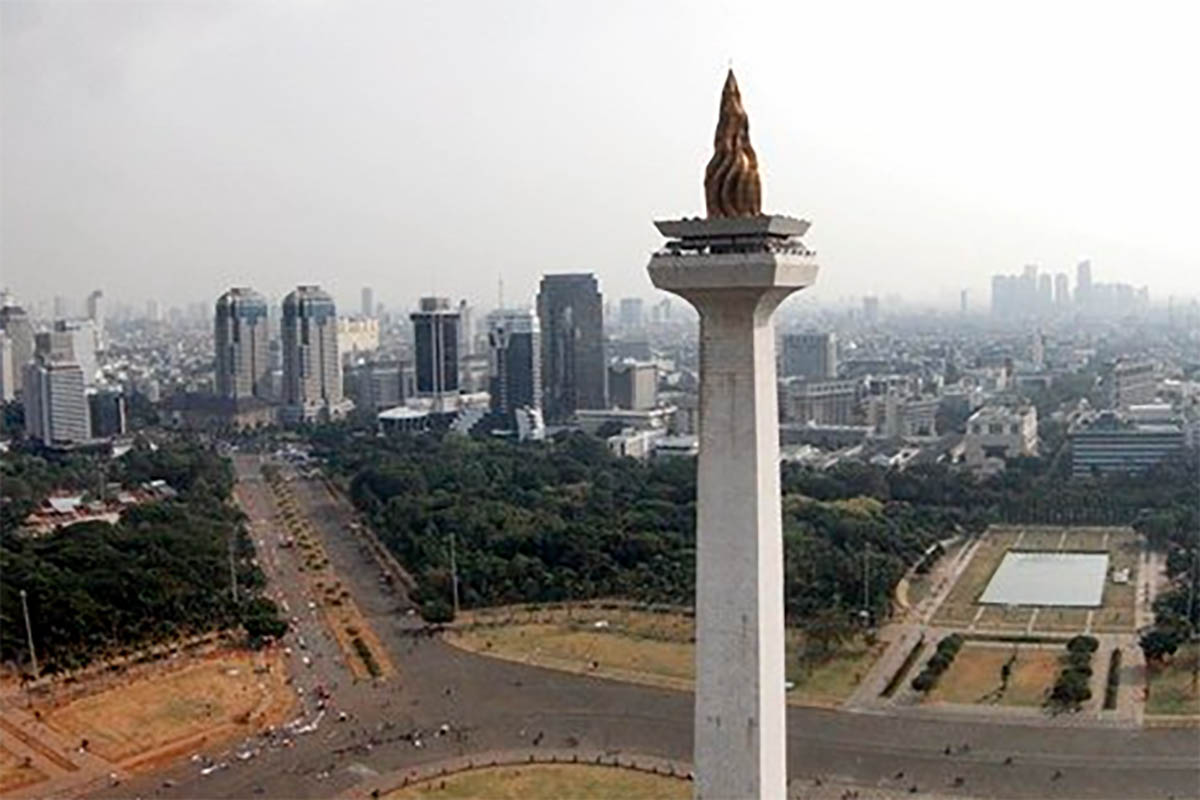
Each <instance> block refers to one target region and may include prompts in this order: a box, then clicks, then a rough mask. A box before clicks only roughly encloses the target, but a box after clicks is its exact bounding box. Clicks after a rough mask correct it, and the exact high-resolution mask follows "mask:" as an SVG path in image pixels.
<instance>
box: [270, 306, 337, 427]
mask: <svg viewBox="0 0 1200 800" xmlns="http://www.w3.org/2000/svg"><path fill="white" fill-rule="evenodd" d="M280 338H281V339H282V342H283V402H284V420H285V421H288V422H299V421H312V420H319V419H330V418H335V417H339V416H342V415H343V414H345V412H346V411H347V408H348V404H347V403H346V402H345V400H344V397H343V395H342V365H341V360H340V359H339V358H338V350H337V308H336V307H335V306H334V303H333V298H331V297H330V296H329V295H328V294H327V293H325V292H324V291H322V290H321V288H320V287H318V286H298V287H297V288H296V289H295V290H294V291H293V292H291V293H289V294H288V295H287V297H285V298H284V299H283V321H282V325H281V329H280Z"/></svg>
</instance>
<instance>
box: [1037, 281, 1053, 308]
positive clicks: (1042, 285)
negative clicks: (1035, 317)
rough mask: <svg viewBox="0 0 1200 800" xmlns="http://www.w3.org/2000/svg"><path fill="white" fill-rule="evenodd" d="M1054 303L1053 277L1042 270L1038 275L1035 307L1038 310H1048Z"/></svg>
mask: <svg viewBox="0 0 1200 800" xmlns="http://www.w3.org/2000/svg"><path fill="white" fill-rule="evenodd" d="M1052 305H1054V286H1053V278H1051V277H1050V273H1049V272H1043V273H1042V274H1041V275H1039V276H1038V296H1037V307H1038V309H1039V310H1040V311H1048V310H1049V309H1050V307H1051V306H1052Z"/></svg>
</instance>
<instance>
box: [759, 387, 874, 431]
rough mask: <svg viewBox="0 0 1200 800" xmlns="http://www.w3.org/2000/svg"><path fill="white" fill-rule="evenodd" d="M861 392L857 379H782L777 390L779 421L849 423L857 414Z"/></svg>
mask: <svg viewBox="0 0 1200 800" xmlns="http://www.w3.org/2000/svg"><path fill="white" fill-rule="evenodd" d="M861 391H862V382H861V381H859V380H833V381H819V380H806V379H804V378H791V379H788V380H785V381H783V382H782V383H781V385H780V392H779V394H780V395H781V398H780V409H781V411H782V415H781V416H782V420H783V421H784V422H799V423H812V424H814V425H853V424H854V423H855V422H856V421H857V420H858V416H859V413H858V406H859V397H860V393H861Z"/></svg>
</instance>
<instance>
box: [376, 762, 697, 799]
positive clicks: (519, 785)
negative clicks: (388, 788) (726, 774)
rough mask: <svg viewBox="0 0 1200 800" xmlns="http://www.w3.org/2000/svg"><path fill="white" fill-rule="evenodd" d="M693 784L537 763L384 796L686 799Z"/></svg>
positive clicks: (456, 777) (448, 779) (454, 777)
mask: <svg viewBox="0 0 1200 800" xmlns="http://www.w3.org/2000/svg"><path fill="white" fill-rule="evenodd" d="M691 796H692V784H691V783H690V782H688V781H685V780H682V779H680V778H670V777H666V776H663V775H648V774H646V773H644V772H635V771H633V770H628V769H621V768H619V767H601V766H594V765H588V766H584V765H577V764H570V765H568V764H536V765H530V766H520V767H493V768H491V769H477V770H471V771H468V772H460V773H457V774H455V775H450V776H448V777H446V778H435V779H433V780H429V781H426V782H424V783H419V784H416V785H414V786H409V787H407V788H404V789H398V790H396V791H394V792H390V793H388V794H386V795H384V798H385V799H386V800H417V798H425V797H438V798H446V800H568V798H569V799H570V800H610V798H623V799H624V798H628V800H636V799H637V798H654V799H655V800H659V798H661V799H662V800H685V798H689V797H691Z"/></svg>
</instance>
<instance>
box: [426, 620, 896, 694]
mask: <svg viewBox="0 0 1200 800" xmlns="http://www.w3.org/2000/svg"><path fill="white" fill-rule="evenodd" d="M598 623H599V625H600V627H597V624H598ZM693 631H694V620H693V619H692V618H691V617H690V616H687V615H685V614H682V613H656V612H650V611H642V610H636V609H632V608H628V607H620V608H608V609H602V608H598V607H597V606H596V605H595V604H591V607H584V606H573V607H572V608H571V609H570V611H568V610H567V609H565V608H554V609H549V608H528V609H521V608H515V607H514V608H508V609H503V610H498V609H493V610H491V611H477V612H473V613H471V614H469V615H464V617H463V619H462V620H460V621H459V622H456V623H455V624H454V625H453V626H451V627H449V628H448V629H447V631H446V633H445V634H444V637H445V639H446V641H447V642H449V643H450V644H453V645H455V646H457V647H461V648H463V649H465V650H470V651H472V652H476V653H481V654H484V655H490V656H493V657H496V658H504V659H508V660H512V661H521V662H525V663H531V664H537V665H539V666H544V667H550V668H552V669H561V670H564V671H567V672H576V673H584V674H590V675H596V676H599V677H604V678H612V679H614V680H622V681H628V682H631V683H644V684H649V685H652V686H666V687H670V688H674V689H684V690H688V689H691V688H692V682H693V680H694V677H695V647H694V644H693V641H692V637H693ZM786 637H787V639H786V653H787V663H786V667H787V675H788V679H789V680H791V681H793V682H794V683H795V684H796V686H795V687H794V688H793V689H792V690H791V691H790V692H789V693H788V699H789V701H790V702H793V703H797V704H812V705H837V704H839V703H841V702H842V701H843V700H845V699H846V698H847V697H849V696H850V694H851V692H853V691H854V688H855V686H857V685H858V683H859V682H860V681H861V680H862V678H863V677H865V676H866V674H867V672H868V671H869V670H870V668H871V665H872V664H873V663H874V661H875V659H876V658H878V657H879V655H880V654H881V653H882V652H883V650H884V649H885V648H886V642H877V643H876V644H875V645H874V646H872V647H868V646H867V645H866V644H865V643H863V642H862V641H861V640H855V641H851V642H847V643H845V644H843V645H842V647H841V648H840V649H839V650H838V651H836V652H835V653H834V654H833V655H832V656H831V657H830V658H828V659H826V660H824V661H822V662H820V663H817V664H815V665H813V666H812V668H811V669H808V668H807V667H805V666H803V665H802V664H801V662H800V649H801V641H802V640H801V635H800V633H799V632H798V631H796V630H792V629H789V630H788V631H787V632H786Z"/></svg>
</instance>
